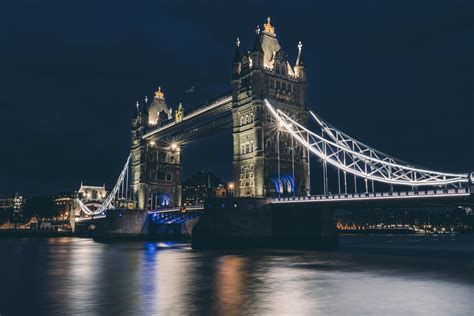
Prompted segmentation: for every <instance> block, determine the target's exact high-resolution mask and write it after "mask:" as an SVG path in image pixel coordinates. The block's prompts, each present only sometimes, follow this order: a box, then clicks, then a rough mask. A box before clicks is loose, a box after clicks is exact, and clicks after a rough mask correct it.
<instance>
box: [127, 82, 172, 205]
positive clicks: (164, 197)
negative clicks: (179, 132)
mask: <svg viewBox="0 0 474 316" xmlns="http://www.w3.org/2000/svg"><path fill="white" fill-rule="evenodd" d="M171 119H173V115H172V109H171V108H169V107H168V106H167V105H166V102H165V96H164V93H163V92H162V91H161V88H158V90H157V91H156V92H155V96H154V98H153V100H152V102H150V103H149V102H148V100H147V99H145V106H144V107H143V109H140V107H139V104H138V102H137V109H136V111H135V114H134V117H133V119H132V130H131V132H132V137H131V139H132V144H131V161H130V168H131V170H130V171H131V188H130V189H131V192H132V194H133V195H134V197H135V198H136V200H137V207H138V208H140V209H156V208H158V207H171V206H180V205H181V151H180V148H179V146H178V144H175V143H173V142H171V141H170V140H168V139H159V138H148V139H146V140H145V139H143V138H142V136H143V135H144V134H145V133H146V132H147V131H148V130H149V129H151V128H156V127H157V126H159V125H161V124H162V123H163V122H166V121H169V120H171Z"/></svg>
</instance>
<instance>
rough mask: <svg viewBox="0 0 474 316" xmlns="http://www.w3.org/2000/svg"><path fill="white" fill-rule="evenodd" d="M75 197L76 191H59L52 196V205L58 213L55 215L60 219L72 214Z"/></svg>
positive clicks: (67, 217)
mask: <svg viewBox="0 0 474 316" xmlns="http://www.w3.org/2000/svg"><path fill="white" fill-rule="evenodd" d="M76 197H77V193H76V192H69V193H60V194H57V195H55V196H53V201H54V205H55V207H56V211H57V214H58V215H57V216H58V217H59V218H60V219H64V220H67V219H69V217H70V216H71V215H72V213H73V210H74V206H75V199H76Z"/></svg>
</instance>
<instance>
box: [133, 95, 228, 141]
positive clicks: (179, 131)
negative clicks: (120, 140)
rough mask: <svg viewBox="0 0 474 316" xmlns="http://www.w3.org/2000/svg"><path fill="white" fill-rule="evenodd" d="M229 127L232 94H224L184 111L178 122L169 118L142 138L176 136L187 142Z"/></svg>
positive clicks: (170, 137)
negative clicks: (181, 118)
mask: <svg viewBox="0 0 474 316" xmlns="http://www.w3.org/2000/svg"><path fill="white" fill-rule="evenodd" d="M231 128H232V96H231V95H230V94H225V95H223V96H221V97H218V98H216V99H214V100H212V101H211V102H208V103H207V104H205V105H203V106H200V107H198V108H196V109H194V110H192V111H190V112H189V113H185V115H184V117H183V120H182V121H181V122H180V123H176V121H175V120H169V121H167V122H164V123H163V125H161V126H157V127H156V128H154V129H153V130H151V131H149V132H147V133H146V134H145V135H143V137H142V138H143V139H150V138H160V139H166V138H168V139H173V138H176V139H178V140H179V141H181V142H187V141H190V140H192V139H195V138H199V137H201V136H204V135H206V134H209V133H216V132H218V131H220V130H228V129H231Z"/></svg>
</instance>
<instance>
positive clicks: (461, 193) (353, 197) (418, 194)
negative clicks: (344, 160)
mask: <svg viewBox="0 0 474 316" xmlns="http://www.w3.org/2000/svg"><path fill="white" fill-rule="evenodd" d="M470 195H471V190H470V189H469V188H461V189H449V190H423V191H404V192H383V193H348V194H330V195H311V196H295V197H280V198H273V199H272V203H276V204H279V203H318V202H324V203H327V202H337V201H339V202H341V201H364V200H366V201H371V200H403V199H427V198H428V199H431V198H452V197H469V196H470Z"/></svg>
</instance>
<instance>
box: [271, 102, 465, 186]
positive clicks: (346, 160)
mask: <svg viewBox="0 0 474 316" xmlns="http://www.w3.org/2000/svg"><path fill="white" fill-rule="evenodd" d="M265 105H266V108H267V109H268V110H269V112H270V113H271V114H272V115H273V117H274V118H275V119H276V120H277V122H278V124H279V126H282V128H284V129H286V131H287V132H288V133H290V134H291V135H292V136H293V137H294V139H296V141H297V142H299V143H300V144H301V145H302V146H303V147H304V148H306V149H307V150H308V151H310V152H311V153H313V154H314V155H316V156H318V157H319V158H320V159H322V160H323V161H324V162H325V163H328V164H330V165H332V166H334V167H336V168H337V169H338V170H340V171H343V172H345V173H349V174H352V175H354V176H357V177H359V178H362V179H365V180H373V181H377V182H381V183H387V184H390V185H404V186H411V187H419V186H432V187H437V186H445V185H452V186H454V187H461V186H462V185H463V184H466V183H468V181H469V179H468V174H454V173H445V172H437V171H432V170H427V169H421V168H415V167H413V166H410V165H408V164H406V163H404V162H403V161H401V160H399V159H396V158H393V157H391V156H389V155H386V154H384V153H382V152H380V151H378V150H375V149H373V148H371V147H369V146H367V145H365V144H363V143H361V142H359V141H357V140H355V139H353V138H352V137H350V136H348V135H346V134H344V133H342V132H341V131H339V130H337V129H336V128H334V127H332V126H330V125H329V124H327V123H325V122H324V121H322V120H321V119H320V118H318V117H317V116H316V115H315V114H314V113H313V112H310V114H311V117H312V118H313V120H314V121H315V122H316V123H317V124H318V125H319V127H320V131H319V132H320V134H321V136H320V135H319V132H318V133H316V132H313V131H311V130H309V129H307V128H306V127H304V126H302V125H301V124H299V123H298V122H296V121H294V120H293V119H292V118H290V117H289V116H288V115H287V114H285V113H284V112H282V111H281V110H279V109H276V108H275V107H274V106H273V105H271V104H270V102H268V100H265Z"/></svg>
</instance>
